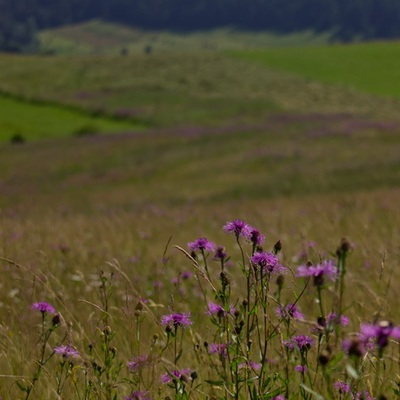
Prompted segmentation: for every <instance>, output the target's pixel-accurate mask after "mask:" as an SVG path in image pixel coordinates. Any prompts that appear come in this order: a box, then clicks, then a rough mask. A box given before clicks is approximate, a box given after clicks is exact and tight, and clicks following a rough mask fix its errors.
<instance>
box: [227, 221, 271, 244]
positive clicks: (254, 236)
mask: <svg viewBox="0 0 400 400" xmlns="http://www.w3.org/2000/svg"><path fill="white" fill-rule="evenodd" d="M223 229H224V231H225V232H226V233H233V234H234V235H235V236H236V238H239V237H240V236H241V237H243V238H245V239H246V240H249V241H250V242H251V243H253V244H254V245H256V246H261V245H262V244H263V243H264V240H265V236H264V235H262V234H261V232H260V231H259V230H258V229H256V228H253V227H252V226H251V225H249V224H247V223H246V222H244V221H243V220H241V219H235V220H233V221H231V222H227V223H226V224H225V225H224V227H223Z"/></svg>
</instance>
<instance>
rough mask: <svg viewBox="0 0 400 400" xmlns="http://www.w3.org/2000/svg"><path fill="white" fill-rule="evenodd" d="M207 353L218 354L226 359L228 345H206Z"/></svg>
mask: <svg viewBox="0 0 400 400" xmlns="http://www.w3.org/2000/svg"><path fill="white" fill-rule="evenodd" d="M208 352H209V353H210V354H218V355H220V356H222V357H224V358H226V357H228V345H227V344H225V343H221V344H219V343H210V344H209V345H208Z"/></svg>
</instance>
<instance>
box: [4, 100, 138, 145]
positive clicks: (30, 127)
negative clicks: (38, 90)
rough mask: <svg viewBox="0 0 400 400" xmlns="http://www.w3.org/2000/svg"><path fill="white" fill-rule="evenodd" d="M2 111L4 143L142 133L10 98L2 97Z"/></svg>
mask: <svg viewBox="0 0 400 400" xmlns="http://www.w3.org/2000/svg"><path fill="white" fill-rule="evenodd" d="M0 110H1V111H0V141H8V140H11V139H12V138H13V137H15V136H21V137H22V138H23V139H25V140H28V141H30V140H37V139H46V138H60V137H68V136H79V135H85V134H98V133H112V132H124V131H131V130H134V129H140V127H139V126H135V124H133V123H129V122H124V121H115V120H112V119H107V118H101V117H93V116H91V115H90V114H88V113H84V112H80V111H79V110H70V109H67V108H63V107H59V106H57V105H52V104H41V103H35V102H26V101H21V100H17V99H15V98H10V97H7V96H0Z"/></svg>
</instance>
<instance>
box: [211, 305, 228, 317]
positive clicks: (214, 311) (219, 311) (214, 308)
mask: <svg viewBox="0 0 400 400" xmlns="http://www.w3.org/2000/svg"><path fill="white" fill-rule="evenodd" d="M207 314H208V315H218V317H222V316H224V315H226V311H225V310H224V309H223V308H222V307H221V306H220V305H219V304H215V303H212V302H211V301H210V302H209V303H208V310H207Z"/></svg>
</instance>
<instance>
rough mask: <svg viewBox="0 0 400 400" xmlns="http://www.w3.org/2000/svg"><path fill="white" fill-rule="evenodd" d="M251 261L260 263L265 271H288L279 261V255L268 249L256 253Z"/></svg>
mask: <svg viewBox="0 0 400 400" xmlns="http://www.w3.org/2000/svg"><path fill="white" fill-rule="evenodd" d="M250 261H251V262H252V263H253V264H254V265H258V266H259V267H260V268H261V269H262V271H263V272H264V273H270V274H271V273H273V274H284V273H285V272H286V268H285V267H284V266H282V265H280V264H279V263H278V257H277V256H276V255H275V254H272V253H269V252H266V251H263V252H257V253H254V255H253V256H252V257H251V258H250Z"/></svg>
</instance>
